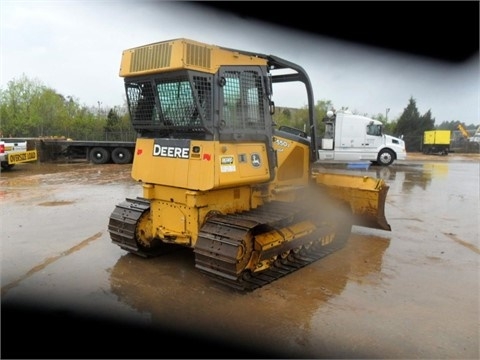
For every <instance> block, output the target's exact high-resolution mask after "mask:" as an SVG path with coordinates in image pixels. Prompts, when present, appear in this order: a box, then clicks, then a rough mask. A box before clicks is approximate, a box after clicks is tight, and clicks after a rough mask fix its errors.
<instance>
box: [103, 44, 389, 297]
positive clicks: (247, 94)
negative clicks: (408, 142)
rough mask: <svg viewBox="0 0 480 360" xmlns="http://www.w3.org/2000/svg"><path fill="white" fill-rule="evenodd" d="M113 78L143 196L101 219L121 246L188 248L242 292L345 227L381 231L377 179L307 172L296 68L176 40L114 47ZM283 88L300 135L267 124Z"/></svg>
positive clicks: (382, 192)
mask: <svg viewBox="0 0 480 360" xmlns="http://www.w3.org/2000/svg"><path fill="white" fill-rule="evenodd" d="M120 76H121V77H123V78H124V83H125V91H126V97H127V102H128V108H129V112H130V116H131V121H132V125H133V127H134V129H135V130H136V132H137V134H138V135H137V140H136V146H135V154H134V159H133V164H132V178H133V179H134V180H136V181H138V183H139V184H141V186H142V188H143V193H142V194H141V196H138V197H136V198H127V199H125V200H124V201H123V202H121V203H119V204H118V205H116V207H115V209H114V210H113V212H112V213H111V215H110V218H109V224H108V230H109V233H110V237H111V240H112V242H113V243H114V244H116V245H118V246H120V247H121V248H122V249H124V250H126V251H129V252H131V253H134V254H137V255H140V256H144V257H150V256H157V255H159V254H162V253H163V252H166V251H169V250H171V248H172V247H188V248H191V249H193V252H194V255H195V268H196V269H198V270H199V271H200V272H202V273H203V274H205V275H206V276H208V277H209V278H211V279H212V280H215V281H217V282H219V283H222V284H224V285H226V286H228V287H230V288H234V289H237V290H240V291H252V290H254V289H257V288H259V287H262V286H264V285H266V284H268V283H271V282H272V281H274V280H277V279H279V278H281V277H283V276H285V275H287V274H289V273H291V272H293V271H296V270H299V269H301V268H302V267H304V266H306V265H308V264H310V263H312V262H313V261H316V260H318V259H320V258H322V257H324V256H326V255H328V254H330V253H332V252H334V251H336V250H338V249H340V248H342V247H343V246H344V245H345V243H346V241H347V240H348V238H349V236H350V234H351V230H352V226H353V225H359V226H365V227H371V228H376V229H383V230H386V231H389V230H390V225H389V224H388V222H387V220H386V217H385V211H384V208H385V201H386V196H387V192H388V189H389V187H388V185H387V184H386V183H385V182H384V181H383V180H382V179H376V178H372V177H368V176H359V175H351V174H348V173H339V172H336V173H335V172H332V171H326V170H325V169H324V168H322V166H321V164H319V161H318V146H317V144H316V139H317V132H316V131H317V130H316V121H315V118H314V96H313V90H312V85H311V82H310V79H309V77H308V74H307V73H306V72H305V70H304V69H303V68H302V67H301V66H299V65H297V64H294V63H292V62H290V61H287V60H284V59H282V58H279V57H277V56H274V55H265V54H260V53H252V52H248V51H242V50H237V49H232V48H226V47H221V46H217V45H210V44H205V43H201V42H198V41H193V40H189V39H183V38H179V39H173V40H168V41H162V42H158V43H153V44H147V45H144V46H140V47H136V48H132V49H128V50H125V51H124V52H123V54H122V59H121V67H120ZM286 82H301V83H303V84H304V85H305V89H306V97H307V100H308V114H309V119H308V126H307V127H306V131H305V129H304V130H300V129H296V128H293V127H288V126H279V127H277V125H276V124H275V123H274V121H273V119H272V115H273V114H274V113H275V104H274V101H273V93H274V87H275V84H278V83H286Z"/></svg>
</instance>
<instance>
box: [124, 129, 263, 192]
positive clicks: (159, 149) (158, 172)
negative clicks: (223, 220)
mask: <svg viewBox="0 0 480 360" xmlns="http://www.w3.org/2000/svg"><path fill="white" fill-rule="evenodd" d="M132 177H133V178H134V179H135V180H137V181H141V182H144V183H149V184H160V185H164V186H171V187H178V188H184V189H191V190H202V191H205V190H212V189H216V188H222V187H228V186H238V185H244V184H252V183H253V184H254V183H260V182H265V181H268V180H269V179H270V171H269V165H268V158H267V152H266V149H265V145H264V144H261V143H250V144H235V143H222V144H220V143H218V142H213V141H195V140H187V139H143V138H140V139H138V140H137V144H136V147H135V157H134V161H133V166H132Z"/></svg>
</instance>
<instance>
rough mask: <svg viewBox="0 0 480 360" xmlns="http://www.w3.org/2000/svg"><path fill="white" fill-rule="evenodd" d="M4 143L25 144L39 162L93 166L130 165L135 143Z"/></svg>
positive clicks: (34, 140) (63, 140) (38, 140)
mask: <svg viewBox="0 0 480 360" xmlns="http://www.w3.org/2000/svg"><path fill="white" fill-rule="evenodd" d="M0 140H4V141H5V142H9V143H10V142H19V141H20V142H24V141H26V142H27V150H36V152H37V154H38V160H39V161H40V162H54V161H72V160H83V161H88V162H91V163H93V164H107V163H114V164H131V163H132V161H133V156H134V152H135V141H109V140H71V139H66V138H5V139H0Z"/></svg>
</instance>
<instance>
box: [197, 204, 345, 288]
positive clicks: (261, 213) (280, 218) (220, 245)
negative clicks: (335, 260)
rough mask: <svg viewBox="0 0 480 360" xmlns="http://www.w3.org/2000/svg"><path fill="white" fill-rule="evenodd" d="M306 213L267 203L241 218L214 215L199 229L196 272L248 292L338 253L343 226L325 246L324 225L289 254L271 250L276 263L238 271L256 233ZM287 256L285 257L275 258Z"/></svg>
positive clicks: (328, 231)
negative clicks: (252, 270) (258, 270)
mask: <svg viewBox="0 0 480 360" xmlns="http://www.w3.org/2000/svg"><path fill="white" fill-rule="evenodd" d="M306 214H308V211H306V210H305V209H301V208H294V207H293V206H292V204H291V203H288V204H287V203H271V204H267V205H264V206H262V207H261V208H259V209H255V210H252V211H249V212H246V213H242V214H235V215H216V216H214V217H212V218H210V219H208V221H207V222H206V224H205V225H204V226H203V227H202V230H201V232H200V234H199V238H198V240H197V243H196V246H195V250H194V251H195V254H196V256H195V261H196V264H195V266H196V268H197V269H199V270H200V271H201V272H202V273H204V274H205V275H207V276H208V277H210V278H211V279H212V280H214V281H217V282H219V283H222V284H224V285H227V286H229V287H231V288H234V289H237V290H241V291H252V290H255V289H257V288H260V287H262V286H264V285H266V284H268V283H271V282H272V281H275V280H277V279H279V278H281V277H283V276H285V275H288V274H290V273H292V272H294V271H296V270H298V269H300V268H302V267H304V266H306V265H308V264H310V263H312V262H314V261H316V260H319V259H321V258H323V257H325V256H327V255H329V254H331V253H333V252H335V251H337V250H339V249H341V248H342V247H343V246H344V245H345V243H346V241H347V239H348V235H349V234H350V229H351V226H350V225H349V224H346V226H345V228H344V229H343V230H342V231H340V234H338V237H335V238H334V240H333V241H331V242H329V243H328V245H322V243H325V238H326V237H328V236H332V228H331V227H330V226H327V225H325V227H324V228H321V227H319V228H318V229H317V231H315V232H313V233H311V234H309V235H308V236H305V237H303V238H301V239H299V240H296V241H295V247H292V246H291V244H288V245H290V246H289V250H288V251H285V248H278V249H274V250H273V254H274V255H278V257H277V260H276V261H275V262H273V264H272V265H271V266H270V267H269V268H268V269H266V270H263V271H261V272H251V271H248V270H247V271H240V272H239V271H238V259H237V254H238V253H242V252H244V251H245V250H244V249H245V247H246V244H245V241H248V239H250V238H252V236H261V232H259V231H261V230H259V229H269V230H270V229H272V228H273V229H278V230H279V231H281V228H282V227H283V226H285V225H287V226H288V224H292V222H295V221H298V220H300V219H301V218H302V217H305V216H307V215H306ZM285 253H287V254H288V255H287V256H279V255H280V254H285Z"/></svg>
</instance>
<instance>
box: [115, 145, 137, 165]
mask: <svg viewBox="0 0 480 360" xmlns="http://www.w3.org/2000/svg"><path fill="white" fill-rule="evenodd" d="M112 161H113V162H114V163H115V164H128V163H130V162H131V161H132V152H131V151H130V150H129V149H127V148H124V147H118V148H115V149H113V150H112Z"/></svg>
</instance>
